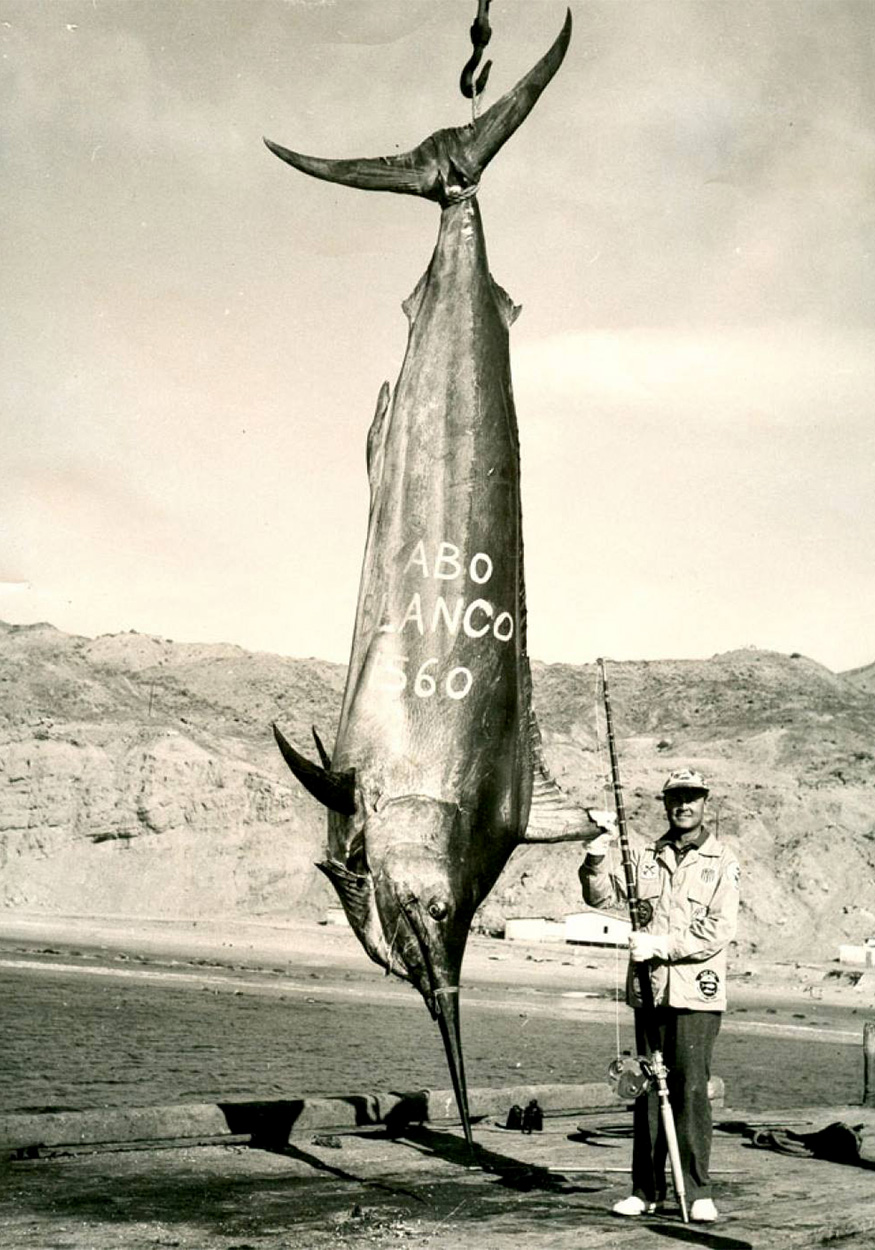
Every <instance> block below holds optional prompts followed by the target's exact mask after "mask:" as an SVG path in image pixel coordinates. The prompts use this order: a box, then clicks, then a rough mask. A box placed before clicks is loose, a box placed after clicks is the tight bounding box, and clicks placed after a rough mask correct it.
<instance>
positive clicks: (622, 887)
mask: <svg viewBox="0 0 875 1250" xmlns="http://www.w3.org/2000/svg"><path fill="white" fill-rule="evenodd" d="M632 864H633V870H634V873H635V881H636V884H637V887H638V897H639V898H640V899H642V900H646V901H647V902H648V903H650V905H651V906H652V908H653V915H652V917H651V919H650V921H649V923H648V924H647V925H644V926H642V931H643V932H645V933H653V934H660V935H668V938H669V943H668V959H667V960H661V959H655V960H653V962H652V964H651V981H652V984H653V997H654V1001H655V1002H656V1005H657V1006H668V1007H679V1008H685V1009H687V1010H693V1011H724V1010H725V1009H726V948H727V947H728V945H729V943H730V942H731V941H732V940H733V938H734V937H735V930H736V924H737V920H738V899H739V877H740V872H739V867H738V860H737V859H736V858H735V855H734V854H732V852H731V851H729V850H728V848H727V847H725V846H724V845H723V843H722V842H719V841H718V840H717V837H716V836H715V835H714V834H708V836H707V837H706V839H705V841H704V842H703V843H702V845H701V846H700V847H691V848H690V849H689V850H688V851H687V852H686V853H685V854H684V855H682V856H681V859H680V862H679V861H678V857H677V853H676V851H675V848H674V845H673V844H672V842H671V841H670V839H669V838H668V837H663V838H660V839H659V841H658V842H655V843H651V844H650V845H648V846H645V847H643V849H633V850H632ZM580 883H581V885H582V887H583V898H584V902H585V903H587V904H588V905H589V906H590V907H599V908H601V907H608V908H609V907H618V906H619V905H620V904H622V903H625V900H626V883H625V875H624V872H623V868H622V864H621V863H620V862H619V855H618V853H617V852H615V851H611V852H610V853H609V854H608V855H606V856H604V857H603V858H601V859H599V860H589V859H585V860H584V862H583V864H582V865H581V867H580ZM626 1001H627V1003H628V1004H629V1006H630V1007H640V1006H641V999H640V997H639V994H638V986H637V982H636V978H635V976H634V969H633V967H632V964H631V963H630V965H629V975H628V977H627V979H626Z"/></svg>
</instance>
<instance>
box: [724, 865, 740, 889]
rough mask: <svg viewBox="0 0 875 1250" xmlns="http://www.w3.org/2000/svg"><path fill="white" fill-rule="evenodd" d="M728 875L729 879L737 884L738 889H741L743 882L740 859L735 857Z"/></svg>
mask: <svg viewBox="0 0 875 1250" xmlns="http://www.w3.org/2000/svg"><path fill="white" fill-rule="evenodd" d="M726 875H727V876H728V877H729V880H730V881H731V882H732V884H733V885H734V886H735V888H736V890H737V889H739V887H740V884H741V867H740V865H739V863H738V860H736V859H734V860H733V861H732V863H731V864H730V865H729V869H728V871H727V874H726Z"/></svg>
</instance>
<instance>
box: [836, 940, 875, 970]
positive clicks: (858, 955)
mask: <svg viewBox="0 0 875 1250" xmlns="http://www.w3.org/2000/svg"><path fill="white" fill-rule="evenodd" d="M839 963H840V964H853V965H855V966H856V967H858V968H875V939H872V938H867V939H866V941H865V944H864V945H863V946H851V945H849V944H848V945H845V944H843V945H841V946H840V947H839Z"/></svg>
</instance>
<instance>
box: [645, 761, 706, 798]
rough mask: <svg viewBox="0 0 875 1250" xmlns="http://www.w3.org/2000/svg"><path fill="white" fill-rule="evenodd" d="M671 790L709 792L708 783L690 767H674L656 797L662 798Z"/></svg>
mask: <svg viewBox="0 0 875 1250" xmlns="http://www.w3.org/2000/svg"><path fill="white" fill-rule="evenodd" d="M671 790H701V792H702V794H708V793H709V790H708V783H707V781H706V780H705V778H704V777H703V776H702V774H701V773H697V772H695V771H694V770H693V769H692V768H676V769H675V771H674V772H673V773H669V775H668V777H667V779H666V782H665V785H664V786H663V787H662V793H661V794H658V795H657V796H656V797H657V798H658V799H662V798H664V797H665V795H667V794H668V793H669V791H671Z"/></svg>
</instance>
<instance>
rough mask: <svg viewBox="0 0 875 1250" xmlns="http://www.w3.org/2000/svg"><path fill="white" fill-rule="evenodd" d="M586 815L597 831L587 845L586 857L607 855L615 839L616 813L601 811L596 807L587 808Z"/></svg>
mask: <svg viewBox="0 0 875 1250" xmlns="http://www.w3.org/2000/svg"><path fill="white" fill-rule="evenodd" d="M586 814H587V816H588V817H589V819H590V820H591V821H592V823H593V824H594V825H595V826H596V828H597V829H598V830H599V832H598V833H597V834H596V835H595V837H594V838H593V839H592V841H591V842H589V843H587V847H586V853H587V855H592V856H593V858H598V857H600V856H602V855H607V853H608V851H609V850H610V848H611V847H612V846H613V844H614V842H615V841H616V839H617V816H616V813H615V812H608V811H603V810H602V809H601V808H597V807H588V808H587V810H586Z"/></svg>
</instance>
